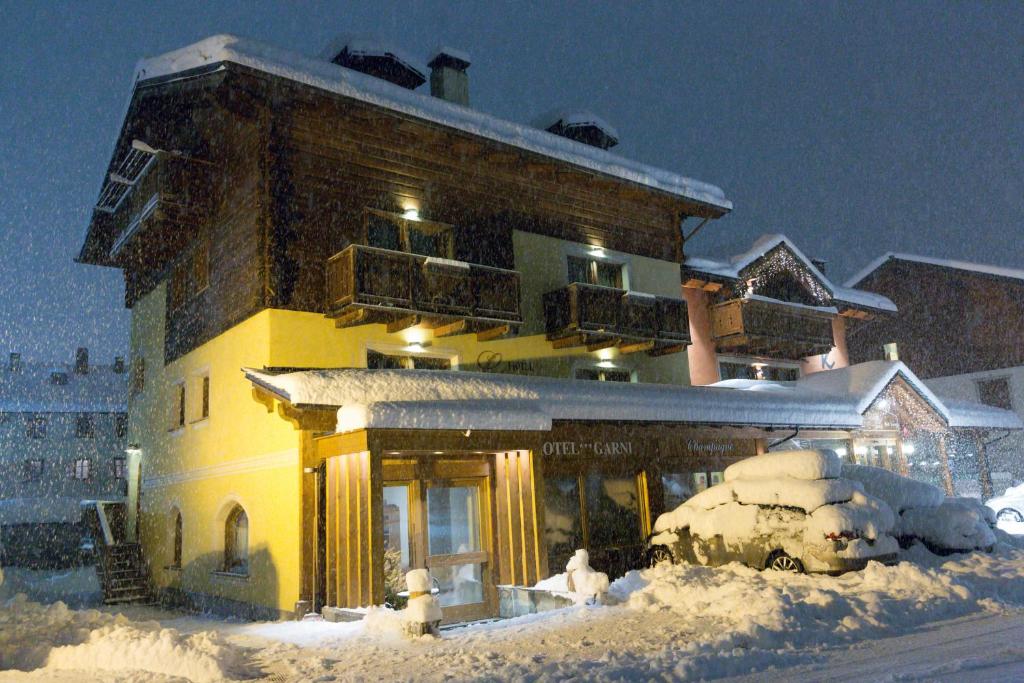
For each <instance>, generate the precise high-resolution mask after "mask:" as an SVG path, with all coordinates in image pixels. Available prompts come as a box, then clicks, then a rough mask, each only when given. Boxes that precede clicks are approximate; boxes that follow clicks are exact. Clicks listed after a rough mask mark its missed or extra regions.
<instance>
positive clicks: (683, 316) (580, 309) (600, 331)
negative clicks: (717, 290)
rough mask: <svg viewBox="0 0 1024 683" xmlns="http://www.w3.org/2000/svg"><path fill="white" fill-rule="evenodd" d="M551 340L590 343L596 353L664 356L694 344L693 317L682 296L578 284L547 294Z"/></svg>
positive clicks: (556, 343) (566, 344)
mask: <svg viewBox="0 0 1024 683" xmlns="http://www.w3.org/2000/svg"><path fill="white" fill-rule="evenodd" d="M544 319H545V323H546V328H547V335H548V339H550V340H551V341H552V343H553V345H554V347H555V348H566V347H570V346H586V347H587V349H588V350H591V351H596V350H598V349H602V348H608V347H612V346H615V347H618V348H619V351H620V352H622V353H632V352H635V351H647V352H648V353H650V354H652V355H662V354H665V353H674V352H677V351H681V350H683V348H685V346H686V344H688V343H689V342H690V321H689V317H688V315H687V310H686V302H685V301H683V300H682V299H670V298H667V297H661V296H654V295H651V294H641V293H639V292H627V291H625V290H622V289H616V288H613V287H602V286H599V285H587V284H582V283H578V282H577V283H573V284H571V285H569V286H567V287H563V288H562V289H557V290H555V291H553V292H548V293H547V294H545V295H544Z"/></svg>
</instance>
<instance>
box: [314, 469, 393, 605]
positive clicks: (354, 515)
mask: <svg viewBox="0 0 1024 683" xmlns="http://www.w3.org/2000/svg"><path fill="white" fill-rule="evenodd" d="M326 477H327V501H326V503H327V510H326V512H327V524H326V526H327V531H326V533H327V539H326V540H327V604H328V605H330V606H333V607H365V606H368V605H379V604H382V603H383V602H384V563H383V559H384V528H383V517H382V515H383V499H384V490H383V488H382V476H381V462H380V458H379V457H375V456H374V455H373V454H371V453H370V452H369V451H361V452H358V453H348V454H345V455H336V456H333V457H330V458H328V459H327V473H326Z"/></svg>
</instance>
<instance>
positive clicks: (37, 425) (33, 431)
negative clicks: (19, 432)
mask: <svg viewBox="0 0 1024 683" xmlns="http://www.w3.org/2000/svg"><path fill="white" fill-rule="evenodd" d="M25 436H27V437H28V438H30V439H45V438H46V416H44V415H33V416H32V417H30V418H28V420H27V421H26V422H25Z"/></svg>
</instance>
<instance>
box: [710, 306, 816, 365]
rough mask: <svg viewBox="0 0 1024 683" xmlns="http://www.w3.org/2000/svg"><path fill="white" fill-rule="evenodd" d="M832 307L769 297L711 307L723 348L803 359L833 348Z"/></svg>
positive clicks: (717, 340)
mask: <svg viewBox="0 0 1024 683" xmlns="http://www.w3.org/2000/svg"><path fill="white" fill-rule="evenodd" d="M833 315H834V314H833V313H831V312H829V311H828V310H822V309H816V308H811V307H809V306H800V305H798V304H790V303H787V302H785V301H774V300H766V299H733V300H731V301H726V302H724V303H721V304H717V305H715V306H713V307H712V309H711V330H712V336H713V337H714V339H715V344H716V345H717V347H718V349H719V350H720V351H723V350H726V351H729V352H732V353H739V354H744V355H763V356H769V357H772V358H783V359H787V360H799V359H801V358H804V357H806V356H813V355H815V354H819V353H828V352H829V350H830V349H831V348H832V343H833V342H832V318H833Z"/></svg>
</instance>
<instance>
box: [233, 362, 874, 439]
mask: <svg viewBox="0 0 1024 683" xmlns="http://www.w3.org/2000/svg"><path fill="white" fill-rule="evenodd" d="M243 372H244V373H245V375H246V377H247V378H248V379H249V380H250V381H252V382H253V383H254V384H256V385H257V386H260V387H263V388H264V389H266V390H268V391H270V392H271V393H273V394H275V395H277V396H279V397H280V398H282V399H284V400H287V401H289V402H290V403H292V404H295V405H300V406H321V407H329V408H339V409H340V410H339V411H338V418H339V427H340V428H341V429H343V430H344V431H349V430H353V429H368V428H421V429H436V428H449V429H451V428H458V429H507V430H517V429H518V430H537V429H545V428H546V427H548V426H550V422H551V421H553V420H576V421H627V422H678V423H687V424H709V425H742V426H785V427H797V426H801V427H836V428H854V427H858V426H860V424H861V421H862V420H861V416H860V414H858V413H857V412H856V411H855V410H853V409H852V407H851V405H850V404H849V402H848V401H842V400H829V399H828V398H827V397H823V396H821V395H813V396H809V397H808V396H799V395H766V394H764V393H758V392H746V391H731V390H728V389H723V388H713V387H682V386H673V385H666V384H628V383H617V382H586V381H581V380H570V379H555V378H550V377H522V376H516V375H499V374H488V373H476V372H458V371H434V370H362V369H318V370H298V371H293V372H282V373H275V372H270V371H262V370H256V369H252V368H243ZM504 411H508V415H509V417H508V419H503V418H502V417H501V415H500V414H499V413H502V412H504ZM496 414H498V415H496ZM489 425H490V426H489Z"/></svg>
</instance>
